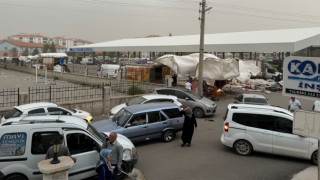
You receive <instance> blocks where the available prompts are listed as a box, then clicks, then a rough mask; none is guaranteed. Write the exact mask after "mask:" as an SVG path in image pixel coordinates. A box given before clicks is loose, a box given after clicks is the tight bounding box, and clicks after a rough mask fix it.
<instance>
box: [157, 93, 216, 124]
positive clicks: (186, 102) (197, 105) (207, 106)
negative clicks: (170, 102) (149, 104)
mask: <svg viewBox="0 0 320 180" xmlns="http://www.w3.org/2000/svg"><path fill="white" fill-rule="evenodd" d="M153 93H154V94H165V95H173V96H177V97H178V99H179V102H181V103H182V106H183V107H187V106H189V107H190V108H191V109H192V111H193V113H194V115H195V117H197V118H200V117H203V116H210V115H213V114H214V113H215V112H216V109H217V105H216V103H215V102H214V101H212V100H210V99H208V98H206V97H203V96H199V95H197V94H194V93H191V92H190V91H186V90H180V89H174V88H158V89H156V90H155V91H154V92H153Z"/></svg>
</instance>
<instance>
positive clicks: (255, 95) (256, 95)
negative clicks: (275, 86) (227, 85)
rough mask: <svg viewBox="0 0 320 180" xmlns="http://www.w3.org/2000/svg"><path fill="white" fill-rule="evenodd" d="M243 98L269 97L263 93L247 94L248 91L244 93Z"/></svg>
mask: <svg viewBox="0 0 320 180" xmlns="http://www.w3.org/2000/svg"><path fill="white" fill-rule="evenodd" d="M242 95H243V98H248V97H250V98H263V99H267V98H266V97H265V96H264V95H261V94H247V93H243V94H242Z"/></svg>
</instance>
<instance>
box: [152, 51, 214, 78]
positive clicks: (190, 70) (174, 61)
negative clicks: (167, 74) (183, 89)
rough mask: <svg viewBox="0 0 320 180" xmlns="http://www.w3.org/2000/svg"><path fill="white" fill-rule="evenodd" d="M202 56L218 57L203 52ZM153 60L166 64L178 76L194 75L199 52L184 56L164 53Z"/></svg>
mask: <svg viewBox="0 0 320 180" xmlns="http://www.w3.org/2000/svg"><path fill="white" fill-rule="evenodd" d="M203 58H204V59H205V58H211V59H219V58H218V57H217V56H215V55H213V54H204V55H203ZM155 62H156V63H159V64H163V65H166V66H168V67H169V68H170V69H171V70H172V71H173V72H174V73H175V74H177V75H178V76H179V77H180V78H186V77H188V76H191V77H195V72H196V71H195V70H196V67H197V65H198V63H199V53H194V54H190V55H186V56H176V55H172V54H170V55H164V56H161V57H160V58H158V59H156V60H155Z"/></svg>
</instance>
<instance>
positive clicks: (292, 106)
mask: <svg viewBox="0 0 320 180" xmlns="http://www.w3.org/2000/svg"><path fill="white" fill-rule="evenodd" d="M297 109H301V103H300V101H299V100H297V99H296V98H295V97H291V99H290V101H289V106H288V110H289V111H291V112H294V111H295V110H297Z"/></svg>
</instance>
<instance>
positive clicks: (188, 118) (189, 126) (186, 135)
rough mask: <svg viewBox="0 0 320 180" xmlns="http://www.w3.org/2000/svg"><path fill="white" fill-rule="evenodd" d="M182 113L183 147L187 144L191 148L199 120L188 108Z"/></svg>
mask: <svg viewBox="0 0 320 180" xmlns="http://www.w3.org/2000/svg"><path fill="white" fill-rule="evenodd" d="M182 113H183V114H184V123H183V129H182V136H181V140H182V144H181V147H183V146H185V145H186V144H187V146H188V147H190V146H191V140H192V136H193V132H194V128H197V120H196V118H195V116H194V114H193V113H192V110H191V108H190V107H186V108H185V109H184V110H183V111H182Z"/></svg>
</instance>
